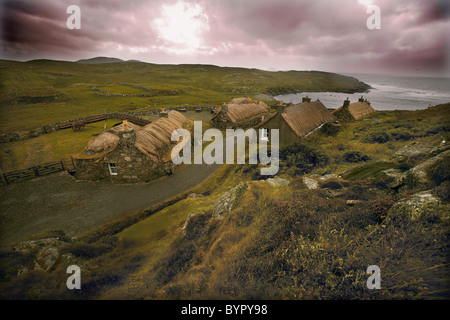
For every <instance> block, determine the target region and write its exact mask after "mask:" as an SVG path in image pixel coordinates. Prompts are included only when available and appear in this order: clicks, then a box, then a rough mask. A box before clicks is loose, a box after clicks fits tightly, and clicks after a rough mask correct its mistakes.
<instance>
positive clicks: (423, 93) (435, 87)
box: [275, 74, 450, 111]
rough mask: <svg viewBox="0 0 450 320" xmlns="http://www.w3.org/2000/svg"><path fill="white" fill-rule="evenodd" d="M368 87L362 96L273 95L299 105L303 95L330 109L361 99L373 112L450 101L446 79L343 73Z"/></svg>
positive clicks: (417, 107) (322, 93) (449, 88)
mask: <svg viewBox="0 0 450 320" xmlns="http://www.w3.org/2000/svg"><path fill="white" fill-rule="evenodd" d="M345 75H347V76H351V77H354V78H357V79H358V80H360V81H362V82H364V83H367V84H368V85H370V86H371V87H372V89H370V90H369V91H368V92H365V93H361V92H360V93H353V94H350V93H343V92H311V91H303V92H300V93H295V94H285V95H279V96H276V97H275V99H277V100H279V101H284V102H292V103H299V102H301V101H302V98H303V97H304V96H306V95H307V96H309V97H310V98H311V99H312V100H317V99H319V100H320V101H322V103H323V104H324V105H325V106H326V107H327V108H331V109H336V108H339V107H341V106H342V104H343V102H344V100H345V99H347V98H349V99H350V101H351V102H356V101H358V99H359V98H360V97H361V96H363V97H364V99H367V100H368V101H370V103H371V105H372V107H373V108H374V109H376V110H380V111H382V110H421V109H426V108H428V107H430V106H434V105H438V104H442V103H447V102H450V78H438V77H416V76H392V75H379V74H345Z"/></svg>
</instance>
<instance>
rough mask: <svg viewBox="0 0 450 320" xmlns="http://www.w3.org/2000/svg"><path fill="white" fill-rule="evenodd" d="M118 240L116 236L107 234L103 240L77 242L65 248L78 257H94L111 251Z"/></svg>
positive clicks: (65, 250)
mask: <svg viewBox="0 0 450 320" xmlns="http://www.w3.org/2000/svg"><path fill="white" fill-rule="evenodd" d="M116 242H117V237H115V236H105V237H104V238H103V239H102V240H101V241H98V242H95V243H85V242H76V243H73V244H71V245H70V246H68V247H67V248H64V249H63V251H64V252H69V253H72V254H73V255H74V256H76V257H81V258H84V259H92V258H95V257H98V256H101V255H103V254H105V253H108V252H110V251H111V250H112V249H114V246H115V244H116Z"/></svg>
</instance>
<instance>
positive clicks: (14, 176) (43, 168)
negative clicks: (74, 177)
mask: <svg viewBox="0 0 450 320" xmlns="http://www.w3.org/2000/svg"><path fill="white" fill-rule="evenodd" d="M73 170H74V166H73V161H72V159H71V158H65V159H63V160H61V161H54V162H48V163H45V164H43V165H40V166H34V167H29V168H26V169H23V170H17V171H11V172H7V173H2V179H1V180H2V181H3V183H4V184H5V183H6V184H11V183H14V182H19V181H23V180H28V179H32V178H35V177H40V176H46V175H48V174H51V173H55V172H60V171H73Z"/></svg>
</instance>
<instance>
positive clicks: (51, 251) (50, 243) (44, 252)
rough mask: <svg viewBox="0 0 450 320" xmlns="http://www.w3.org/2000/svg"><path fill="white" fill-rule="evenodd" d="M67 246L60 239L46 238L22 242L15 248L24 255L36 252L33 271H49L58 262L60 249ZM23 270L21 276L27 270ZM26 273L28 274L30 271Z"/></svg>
mask: <svg viewBox="0 0 450 320" xmlns="http://www.w3.org/2000/svg"><path fill="white" fill-rule="evenodd" d="M67 245H68V243H67V242H64V241H60V240H59V239H58V238H45V239H39V240H27V241H22V242H20V243H18V244H17V245H16V246H15V247H14V250H15V251H17V252H20V253H22V254H31V253H35V252H36V254H35V256H34V266H33V269H34V270H43V271H49V270H50V269H51V268H52V267H53V265H54V264H55V262H56V261H57V260H58V258H59V253H60V249H61V248H63V247H65V246H67ZM21 270H22V273H21V274H23V273H24V271H25V270H24V269H23V268H22V269H21ZM21 270H19V272H21ZM26 272H28V269H27V270H26Z"/></svg>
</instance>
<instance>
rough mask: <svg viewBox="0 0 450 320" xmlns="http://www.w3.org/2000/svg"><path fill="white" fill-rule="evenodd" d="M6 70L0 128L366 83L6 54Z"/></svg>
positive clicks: (308, 74)
mask: <svg viewBox="0 0 450 320" xmlns="http://www.w3.org/2000/svg"><path fill="white" fill-rule="evenodd" d="M0 70H1V87H0V90H1V95H0V114H1V121H2V126H1V127H0V133H6V132H14V131H23V130H30V129H34V128H37V127H40V126H42V125H44V124H48V123H53V122H57V121H63V120H69V119H74V118H78V117H84V116H89V115H95V114H100V113H106V112H114V111H135V110H145V109H154V108H161V107H171V106H186V105H190V106H197V105H203V106H218V105H220V104H222V103H223V102H225V101H229V100H231V99H232V98H234V97H240V96H244V95H249V96H252V95H260V94H264V93H265V94H269V95H276V94H282V93H292V92H297V91H314V90H327V91H344V92H354V91H357V92H364V91H366V90H367V89H368V85H366V84H364V83H362V82H360V81H359V80H357V79H355V78H352V77H347V76H342V75H338V74H333V73H325V72H316V71H286V72H269V71H262V70H257V69H244V68H224V67H217V66H211V65H155V64H149V63H142V62H119V63H108V64H81V63H75V62H63V61H51V60H35V61H30V62H26V63H24V62H14V61H6V60H1V61H0Z"/></svg>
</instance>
